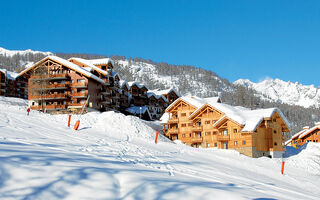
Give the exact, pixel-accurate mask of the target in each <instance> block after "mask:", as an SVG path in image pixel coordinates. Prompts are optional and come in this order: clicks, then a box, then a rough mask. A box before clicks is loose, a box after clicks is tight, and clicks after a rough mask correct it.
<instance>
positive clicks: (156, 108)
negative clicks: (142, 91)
mask: <svg viewBox="0 0 320 200" xmlns="http://www.w3.org/2000/svg"><path fill="white" fill-rule="evenodd" d="M147 96H148V101H147V104H146V106H147V108H148V110H149V112H150V115H151V117H152V119H153V120H159V119H160V117H161V116H162V115H163V113H164V111H165V109H166V107H167V105H168V103H169V101H168V99H167V98H165V97H164V96H163V95H157V94H155V93H153V92H148V93H147Z"/></svg>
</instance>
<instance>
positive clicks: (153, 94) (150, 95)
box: [147, 90, 169, 102]
mask: <svg viewBox="0 0 320 200" xmlns="http://www.w3.org/2000/svg"><path fill="white" fill-rule="evenodd" d="M149 91H150V90H149ZM147 96H148V98H150V97H152V96H154V98H156V99H160V98H162V99H163V100H164V101H165V102H169V101H168V99H167V98H166V97H164V96H163V95H157V94H155V93H154V92H147Z"/></svg>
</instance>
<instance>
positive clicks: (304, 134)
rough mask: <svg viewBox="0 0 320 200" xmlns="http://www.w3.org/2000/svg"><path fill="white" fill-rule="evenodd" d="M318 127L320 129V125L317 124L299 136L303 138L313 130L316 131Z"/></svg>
mask: <svg viewBox="0 0 320 200" xmlns="http://www.w3.org/2000/svg"><path fill="white" fill-rule="evenodd" d="M317 129H320V125H316V126H314V127H312V128H310V129H309V130H306V131H305V132H304V133H301V134H300V135H299V138H303V137H304V136H307V135H308V134H309V133H312V132H313V131H315V130H317Z"/></svg>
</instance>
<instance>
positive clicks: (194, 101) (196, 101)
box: [166, 96, 214, 111]
mask: <svg viewBox="0 0 320 200" xmlns="http://www.w3.org/2000/svg"><path fill="white" fill-rule="evenodd" d="M180 100H182V101H184V102H186V103H188V104H190V105H192V106H194V107H195V108H196V109H198V108H200V107H201V106H203V105H204V104H206V103H207V102H208V101H207V100H205V99H202V98H200V97H197V96H183V97H180V98H178V99H176V100H175V101H174V102H173V103H172V104H170V105H169V106H168V107H167V109H166V111H167V110H169V109H170V108H171V107H172V106H174V105H175V104H176V102H178V101H180ZM210 102H214V100H213V99H211V101H210Z"/></svg>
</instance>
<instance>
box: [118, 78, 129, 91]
mask: <svg viewBox="0 0 320 200" xmlns="http://www.w3.org/2000/svg"><path fill="white" fill-rule="evenodd" d="M119 85H120V88H122V87H123V86H127V88H128V89H130V86H129V84H128V82H127V81H126V80H120V81H119Z"/></svg>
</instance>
